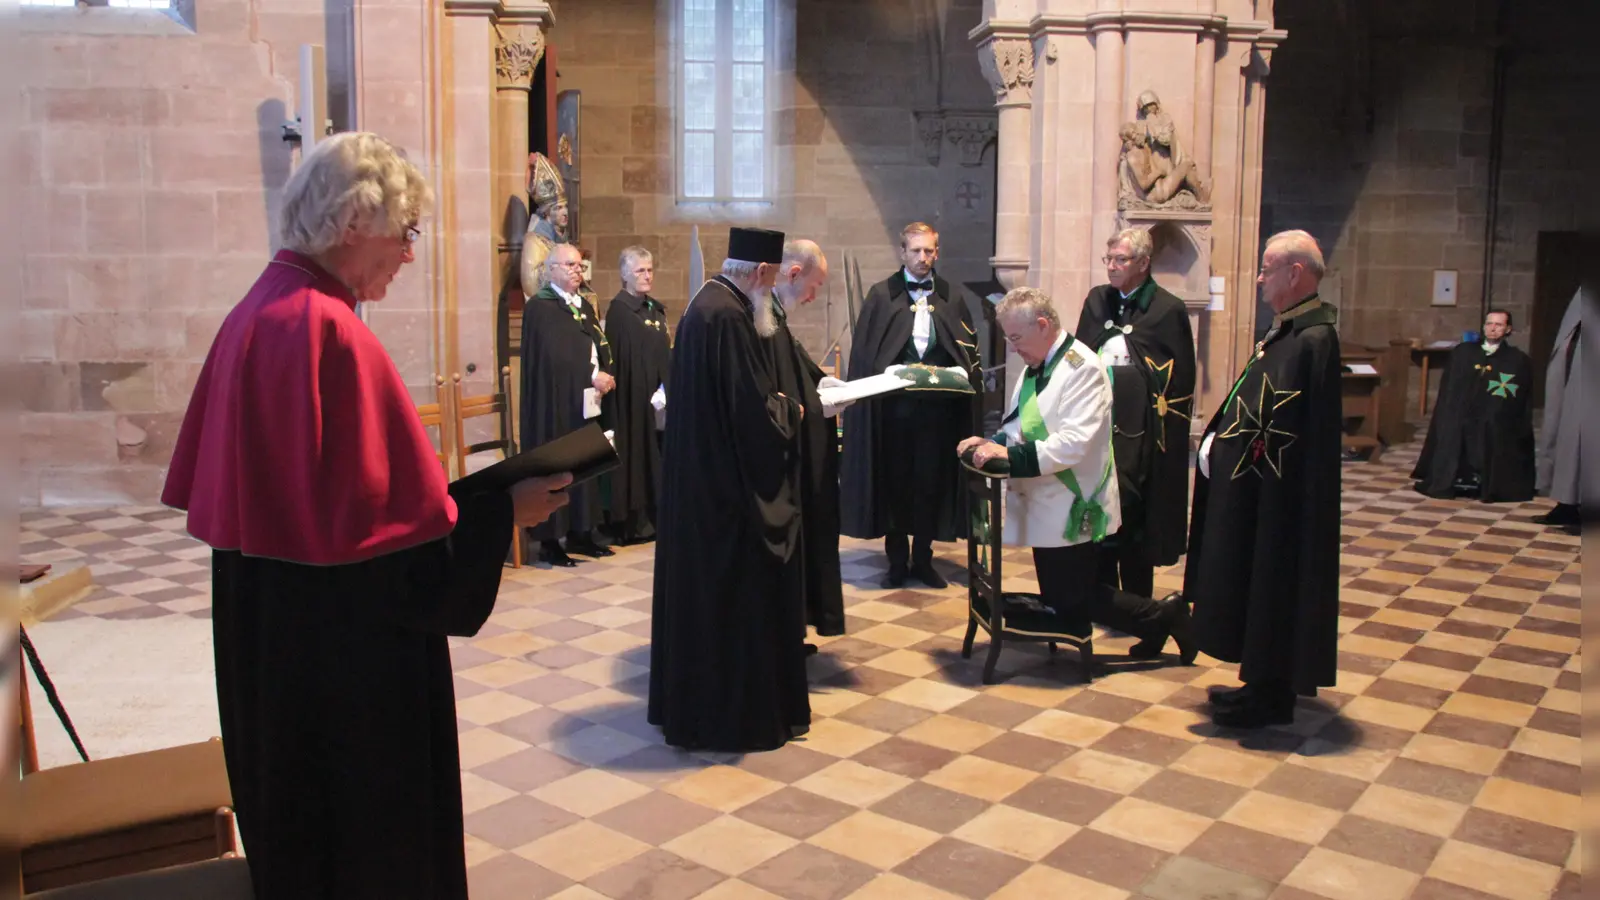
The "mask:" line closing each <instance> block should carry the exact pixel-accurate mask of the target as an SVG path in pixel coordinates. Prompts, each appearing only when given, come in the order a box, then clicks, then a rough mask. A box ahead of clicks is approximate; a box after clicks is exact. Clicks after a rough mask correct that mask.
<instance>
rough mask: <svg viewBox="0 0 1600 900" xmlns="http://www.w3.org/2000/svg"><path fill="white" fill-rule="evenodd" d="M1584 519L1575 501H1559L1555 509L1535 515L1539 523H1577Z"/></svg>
mask: <svg viewBox="0 0 1600 900" xmlns="http://www.w3.org/2000/svg"><path fill="white" fill-rule="evenodd" d="M1582 520H1583V514H1582V513H1581V512H1580V511H1579V508H1578V505H1577V504H1575V503H1557V504H1556V505H1555V508H1554V509H1552V510H1550V511H1549V512H1547V513H1545V514H1544V515H1542V516H1534V517H1533V521H1534V523H1535V524H1538V525H1577V524H1578V523H1579V522H1581V521H1582Z"/></svg>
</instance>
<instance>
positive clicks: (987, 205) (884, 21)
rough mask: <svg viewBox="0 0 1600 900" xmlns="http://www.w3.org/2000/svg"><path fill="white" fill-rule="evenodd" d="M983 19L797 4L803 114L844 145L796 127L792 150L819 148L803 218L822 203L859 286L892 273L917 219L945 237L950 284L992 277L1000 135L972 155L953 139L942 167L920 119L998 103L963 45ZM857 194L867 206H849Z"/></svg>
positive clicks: (969, 7)
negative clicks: (808, 111) (809, 110)
mask: <svg viewBox="0 0 1600 900" xmlns="http://www.w3.org/2000/svg"><path fill="white" fill-rule="evenodd" d="M981 18H982V8H981V4H980V3H978V2H976V0H909V2H890V0H797V3H796V15H795V45H796V46H795V69H796V71H795V79H796V81H797V83H798V88H799V89H798V91H797V93H798V94H800V97H801V99H800V100H799V103H800V104H801V108H802V110H803V109H804V108H805V102H806V101H805V99H804V98H805V97H807V96H809V98H810V102H812V103H815V104H816V107H817V108H818V109H819V110H820V113H821V119H822V120H823V121H825V122H826V124H827V125H829V126H831V127H832V130H833V132H834V133H835V134H837V136H838V138H837V139H838V143H837V144H835V143H833V142H832V141H831V140H829V141H827V142H823V138H822V136H821V132H822V130H823V121H816V122H814V123H812V124H811V128H810V130H809V133H807V131H808V129H807V127H806V125H807V123H805V122H804V121H803V119H804V117H797V118H800V119H801V122H800V123H799V124H798V125H797V128H796V129H795V132H796V134H795V138H796V143H797V144H801V145H804V144H812V145H814V146H815V150H816V154H817V160H816V165H815V176H814V184H813V185H812V186H811V187H809V188H803V187H801V186H797V190H796V193H797V194H798V195H799V196H800V198H801V210H802V214H801V215H799V216H797V218H800V219H801V220H802V221H805V219H806V210H805V207H806V205H807V204H814V203H816V202H819V201H818V200H817V199H815V198H820V202H822V203H825V204H826V227H827V234H828V243H829V244H831V245H832V246H830V247H826V248H825V249H827V250H829V251H833V250H835V249H836V248H838V249H847V250H849V251H851V252H852V253H853V254H855V255H857V256H858V257H859V259H860V263H861V279H862V282H863V285H862V286H863V288H866V287H869V286H870V285H871V284H872V283H874V282H877V281H879V280H881V279H883V278H885V277H888V276H889V275H890V274H891V273H892V272H893V271H894V267H895V266H896V265H897V264H898V257H897V254H898V246H899V235H900V230H901V229H902V228H903V227H905V225H906V224H908V223H910V222H912V221H919V220H920V221H926V222H929V223H930V224H932V225H934V227H936V228H938V229H939V231H940V241H941V256H942V259H941V263H940V267H939V268H940V272H941V274H942V275H944V276H945V277H946V278H948V279H950V280H952V281H963V282H965V281H983V280H987V279H988V278H990V276H991V270H990V267H989V264H988V259H989V257H990V256H991V255H992V254H993V252H994V167H995V159H994V158H995V143H994V140H993V137H992V136H990V137H989V138H988V140H987V142H986V143H980V144H977V145H975V146H974V148H973V149H974V150H975V151H976V152H972V153H971V154H970V155H966V156H965V157H964V154H963V152H962V150H961V149H960V148H958V146H957V145H955V144H953V143H952V142H951V141H950V140H949V139H948V138H946V139H944V140H942V141H941V142H940V143H939V145H938V153H939V161H938V163H937V164H934V163H933V162H932V158H931V155H930V150H929V146H928V144H927V143H925V142H924V141H923V139H922V138H921V136H920V135H919V133H918V122H917V119H916V117H915V112H916V111H918V110H932V109H937V108H940V107H943V108H945V109H951V110H987V111H990V112H991V113H992V111H993V109H994V94H993V92H992V91H991V90H990V88H989V86H988V83H987V81H986V80H985V79H984V77H983V74H982V72H981V70H980V69H979V65H978V54H977V49H976V48H975V47H974V46H973V44H972V42H971V41H970V40H969V39H968V38H967V33H968V32H969V31H970V30H971V29H972V28H973V27H975V26H976V25H977V24H978V23H979V21H980V20H981ZM991 135H992V132H991ZM980 140H981V138H980ZM973 163H976V164H973ZM857 184H859V185H860V186H861V187H862V188H864V190H865V196H864V197H861V198H860V199H852V198H850V196H849V191H850V189H851V188H852V187H854V186H855V185H857ZM840 268H842V267H840ZM842 300H843V297H842V296H839V297H836V298H835V301H836V302H840V303H842ZM974 312H975V313H977V312H978V311H976V310H975V311H974ZM979 320H980V321H981V316H980V319H979Z"/></svg>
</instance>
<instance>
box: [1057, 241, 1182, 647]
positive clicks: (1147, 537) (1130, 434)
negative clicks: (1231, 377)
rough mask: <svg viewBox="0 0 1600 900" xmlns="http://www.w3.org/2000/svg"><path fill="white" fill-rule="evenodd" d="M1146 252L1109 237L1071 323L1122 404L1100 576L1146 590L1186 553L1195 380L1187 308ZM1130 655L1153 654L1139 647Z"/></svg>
mask: <svg viewBox="0 0 1600 900" xmlns="http://www.w3.org/2000/svg"><path fill="white" fill-rule="evenodd" d="M1151 250H1152V244H1151V241H1150V232H1148V231H1146V230H1145V229H1143V228H1128V229H1124V230H1123V231H1121V232H1119V233H1117V234H1116V235H1115V236H1114V237H1112V238H1111V240H1109V241H1107V242H1106V256H1105V265H1106V276H1107V280H1108V281H1109V282H1110V283H1109V284H1104V285H1101V286H1099V287H1096V288H1093V289H1092V290H1090V291H1089V295H1088V296H1087V297H1085V298H1084V301H1083V312H1082V313H1081V314H1080V315H1079V317H1078V329H1077V338H1078V340H1080V341H1082V342H1083V343H1084V344H1086V345H1088V347H1089V348H1090V349H1091V350H1093V351H1095V352H1096V353H1098V354H1099V355H1100V360H1101V362H1103V363H1104V364H1105V366H1106V368H1107V370H1108V371H1110V372H1111V379H1112V389H1113V394H1114V395H1115V397H1116V401H1120V402H1115V401H1114V403H1113V411H1112V418H1113V421H1114V425H1115V429H1114V438H1113V444H1114V446H1115V447H1116V462H1117V475H1118V478H1117V481H1118V486H1119V487H1120V489H1121V490H1120V493H1121V497H1122V528H1121V530H1120V531H1118V532H1117V533H1116V535H1114V536H1113V537H1112V538H1111V539H1109V540H1107V541H1105V542H1104V543H1103V544H1102V545H1101V548H1100V559H1099V567H1100V581H1101V583H1102V584H1105V585H1107V586H1109V587H1111V588H1118V589H1121V590H1124V591H1127V592H1129V593H1132V594H1139V595H1142V596H1146V597H1148V596H1151V594H1152V593H1153V592H1154V590H1155V567H1156V566H1170V565H1172V564H1173V563H1175V562H1177V561H1178V559H1179V557H1181V556H1182V555H1183V548H1184V543H1185V538H1186V531H1187V529H1188V508H1187V504H1188V499H1189V419H1190V412H1191V410H1192V409H1193V404H1194V381H1195V360H1194V333H1193V332H1192V331H1190V329H1189V313H1188V310H1186V309H1185V308H1184V305H1183V301H1182V300H1179V299H1178V298H1177V297H1175V296H1173V295H1172V294H1171V293H1170V292H1168V291H1167V290H1166V289H1164V288H1162V287H1161V286H1159V285H1157V284H1156V282H1155V279H1154V278H1152V277H1150V254H1151ZM1130 653H1132V655H1134V656H1146V655H1153V654H1152V653H1150V648H1149V647H1146V646H1144V645H1135V647H1134V648H1133V649H1132V650H1131V651H1130Z"/></svg>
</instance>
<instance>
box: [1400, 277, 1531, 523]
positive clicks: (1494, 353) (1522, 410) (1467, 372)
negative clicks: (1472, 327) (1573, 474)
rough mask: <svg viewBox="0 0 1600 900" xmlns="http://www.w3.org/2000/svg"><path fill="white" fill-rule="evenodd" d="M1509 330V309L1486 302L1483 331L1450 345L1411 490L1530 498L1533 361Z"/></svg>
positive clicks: (1503, 499)
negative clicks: (1515, 344) (1474, 337)
mask: <svg viewBox="0 0 1600 900" xmlns="http://www.w3.org/2000/svg"><path fill="white" fill-rule="evenodd" d="M1510 338H1511V314H1510V313H1509V312H1506V311H1505V310H1503V309H1491V310H1489V314H1488V315H1486V316H1484V319H1483V337H1482V338H1481V339H1480V340H1476V341H1472V342H1470V343H1465V342H1464V343H1461V344H1457V345H1456V348H1455V349H1454V350H1451V351H1450V359H1449V361H1448V362H1446V364H1445V367H1444V371H1443V373H1442V374H1441V375H1440V378H1439V400H1438V402H1437V403H1435V404H1434V407H1433V421H1432V423H1431V424H1430V425H1429V426H1428V436H1427V438H1426V439H1425V440H1424V441H1423V442H1422V455H1421V456H1419V457H1417V465H1416V468H1415V469H1413V470H1412V472H1411V477H1412V478H1415V479H1416V480H1417V485H1416V487H1417V492H1418V493H1421V494H1426V495H1427V496H1429V497H1437V498H1440V499H1444V500H1449V499H1452V498H1454V497H1456V496H1458V495H1463V494H1464V495H1467V496H1476V497H1477V498H1478V499H1479V500H1481V501H1483V502H1484V503H1520V502H1522V501H1525V500H1532V499H1533V488H1534V481H1535V474H1536V471H1535V461H1534V452H1533V447H1534V444H1533V361H1532V360H1530V359H1529V358H1528V354H1526V353H1524V352H1522V351H1521V350H1520V349H1518V348H1516V347H1513V346H1512V345H1511V340H1510Z"/></svg>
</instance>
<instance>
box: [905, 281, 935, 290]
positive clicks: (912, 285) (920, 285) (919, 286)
mask: <svg viewBox="0 0 1600 900" xmlns="http://www.w3.org/2000/svg"><path fill="white" fill-rule="evenodd" d="M906 290H908V291H932V290H933V282H931V281H908V282H906Z"/></svg>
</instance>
